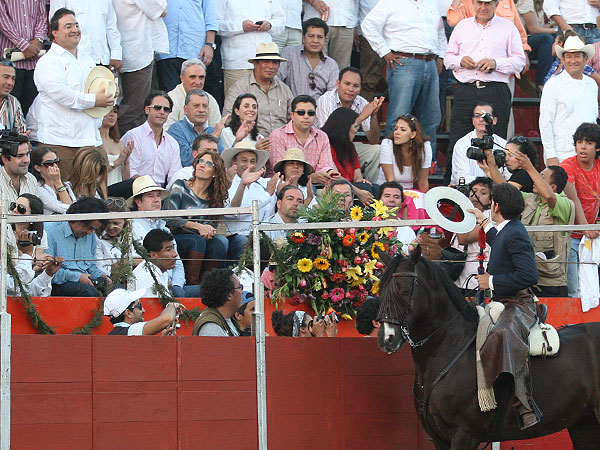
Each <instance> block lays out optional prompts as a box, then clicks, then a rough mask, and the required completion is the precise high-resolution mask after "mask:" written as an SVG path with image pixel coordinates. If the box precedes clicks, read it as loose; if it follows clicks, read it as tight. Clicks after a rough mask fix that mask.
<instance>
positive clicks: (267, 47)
mask: <svg viewBox="0 0 600 450" xmlns="http://www.w3.org/2000/svg"><path fill="white" fill-rule="evenodd" d="M259 59H263V60H264V59H266V60H270V61H272V60H275V61H287V59H285V58H282V57H281V55H280V54H279V47H277V44H276V43H275V42H261V43H260V44H258V47H256V56H255V57H254V58H250V59H249V60H248V62H249V63H252V61H258V60H259Z"/></svg>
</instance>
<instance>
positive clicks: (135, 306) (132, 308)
mask: <svg viewBox="0 0 600 450" xmlns="http://www.w3.org/2000/svg"><path fill="white" fill-rule="evenodd" d="M135 308H138V309H139V310H140V311H141V310H142V309H143V308H144V307H143V306H142V302H137V303H136V304H135V305H131V306H130V307H129V308H128V309H129V310H130V311H133V310H134V309H135Z"/></svg>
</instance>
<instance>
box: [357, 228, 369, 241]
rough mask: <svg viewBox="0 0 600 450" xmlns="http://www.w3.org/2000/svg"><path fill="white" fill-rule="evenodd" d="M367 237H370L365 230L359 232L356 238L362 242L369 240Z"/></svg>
mask: <svg viewBox="0 0 600 450" xmlns="http://www.w3.org/2000/svg"><path fill="white" fill-rule="evenodd" d="M369 237H370V236H369V233H367V232H366V231H365V232H363V233H360V234H359V235H358V240H359V241H360V242H362V243H363V244H364V243H365V242H367V241H368V240H369Z"/></svg>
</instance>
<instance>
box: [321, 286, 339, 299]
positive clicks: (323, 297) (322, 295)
mask: <svg viewBox="0 0 600 450" xmlns="http://www.w3.org/2000/svg"><path fill="white" fill-rule="evenodd" d="M336 289H337V288H336ZM321 298H322V299H323V300H327V299H328V298H329V294H328V293H327V292H323V293H322V294H321Z"/></svg>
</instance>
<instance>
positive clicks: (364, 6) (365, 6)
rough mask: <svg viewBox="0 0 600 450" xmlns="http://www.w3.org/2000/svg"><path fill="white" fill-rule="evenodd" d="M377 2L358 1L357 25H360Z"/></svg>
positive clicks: (370, 0) (374, 0)
mask: <svg viewBox="0 0 600 450" xmlns="http://www.w3.org/2000/svg"><path fill="white" fill-rule="evenodd" d="M378 1H379V0H359V1H358V24H359V25H360V24H361V23H362V22H363V20H365V17H367V14H369V13H370V12H371V10H372V9H373V8H374V7H375V5H376V4H377V2H378ZM358 31H360V27H358Z"/></svg>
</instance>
